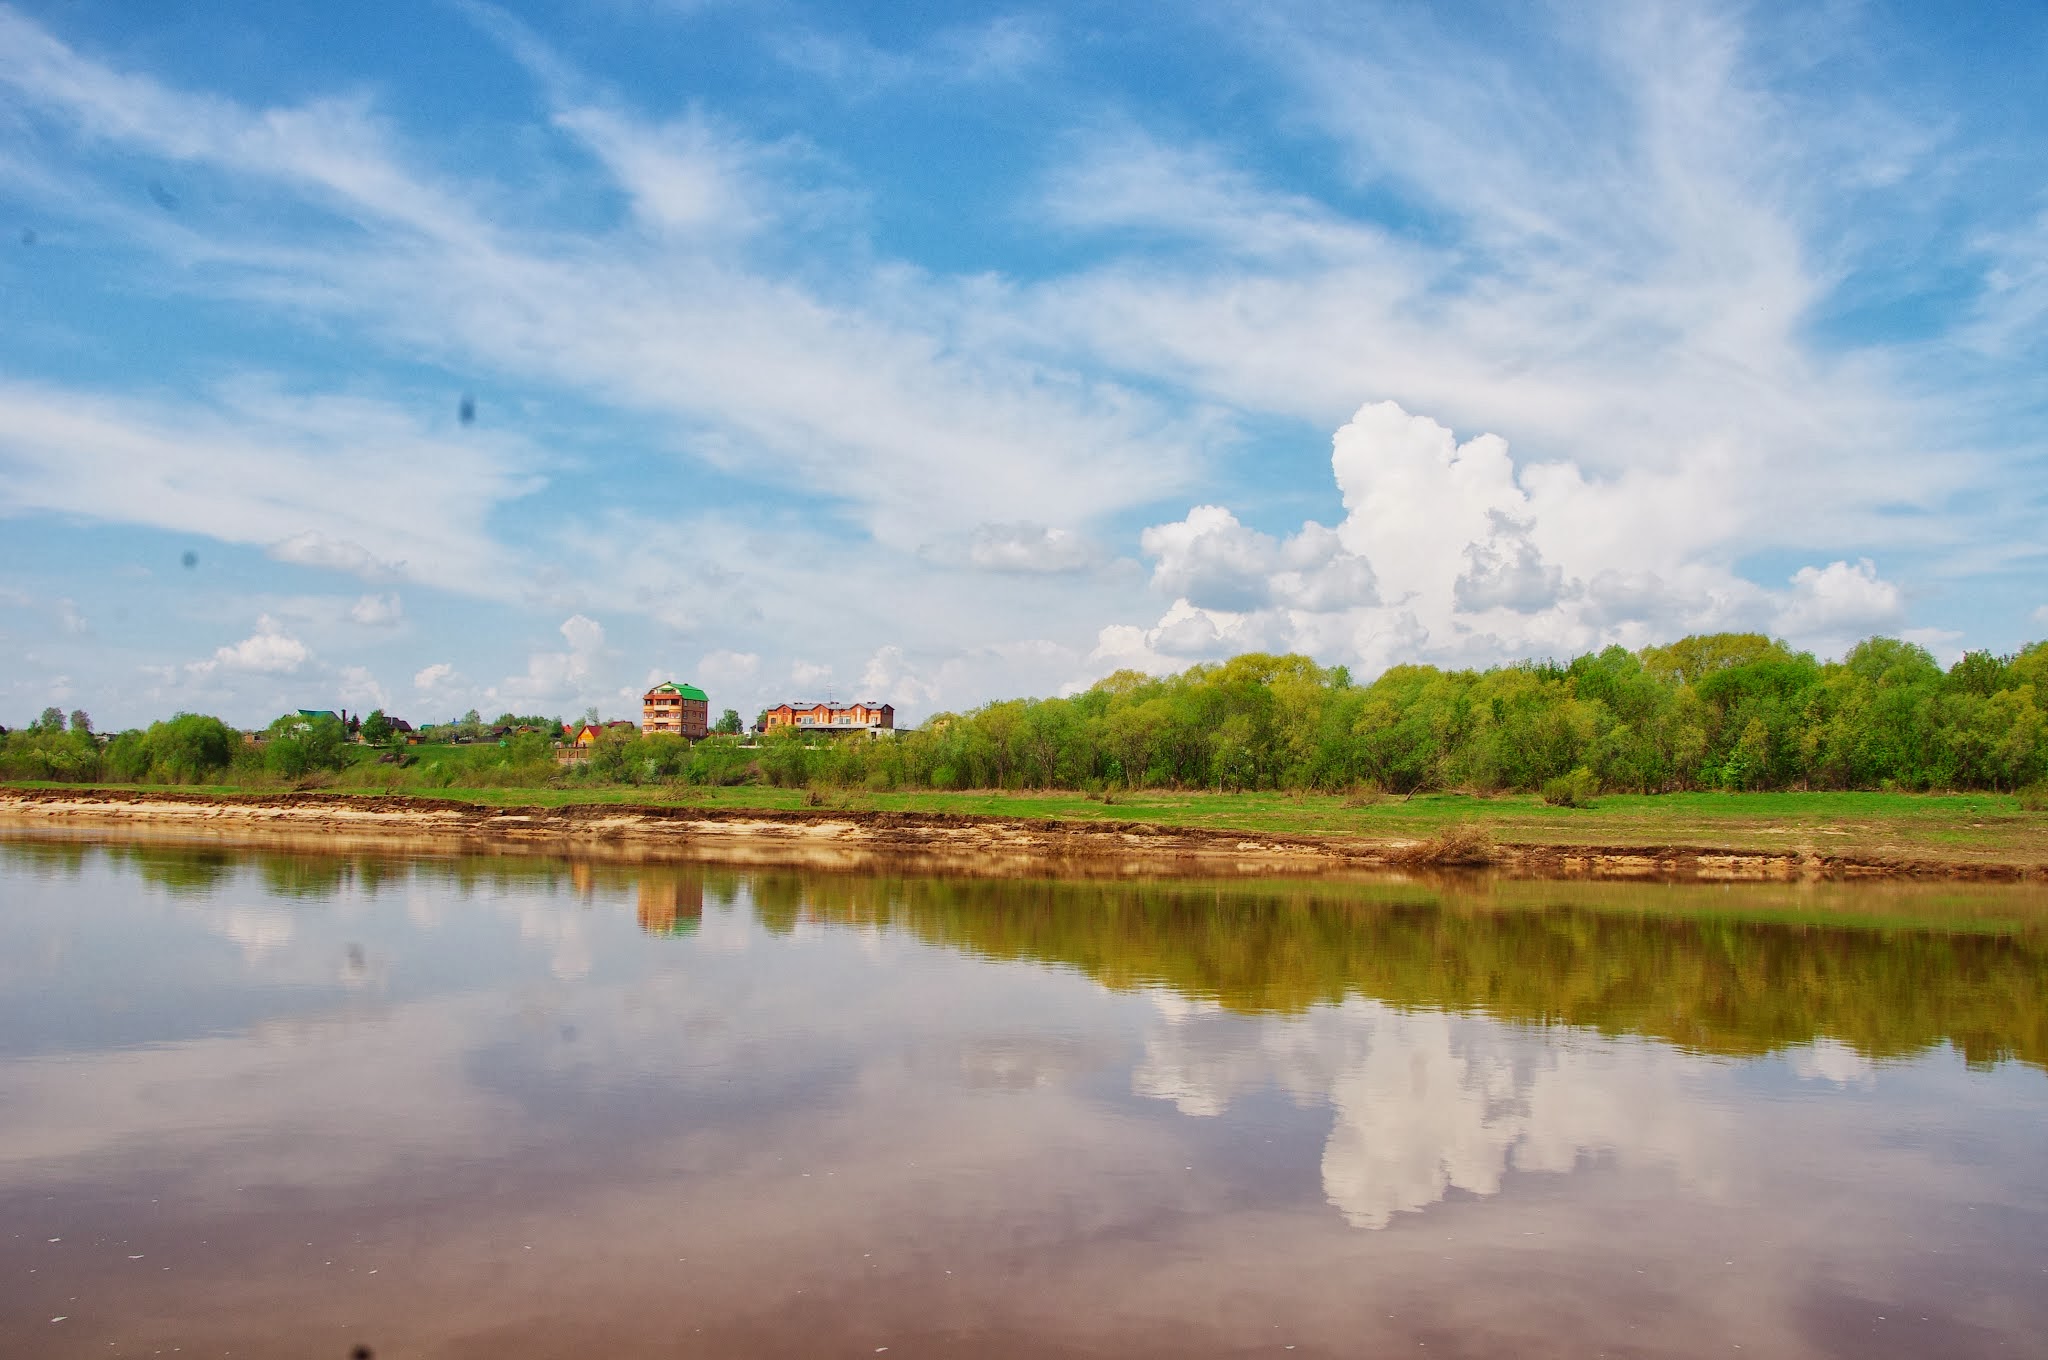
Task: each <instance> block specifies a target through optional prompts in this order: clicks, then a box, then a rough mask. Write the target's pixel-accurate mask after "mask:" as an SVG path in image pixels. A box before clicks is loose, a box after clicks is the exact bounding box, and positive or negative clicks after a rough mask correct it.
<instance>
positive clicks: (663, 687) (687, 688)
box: [647, 680, 705, 699]
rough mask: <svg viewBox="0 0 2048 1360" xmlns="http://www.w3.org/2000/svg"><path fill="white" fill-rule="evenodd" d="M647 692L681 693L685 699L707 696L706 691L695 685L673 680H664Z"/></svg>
mask: <svg viewBox="0 0 2048 1360" xmlns="http://www.w3.org/2000/svg"><path fill="white" fill-rule="evenodd" d="M647 692H648V693H649V694H679V695H681V696H682V697H683V698H685V699H702V698H704V697H705V696H704V691H703V690H701V689H698V688H697V687H696V686H695V685H679V684H677V683H676V682H675V681H673V680H664V681H662V682H661V683H660V684H658V685H656V686H655V687H654V688H653V689H651V690H648V691H647Z"/></svg>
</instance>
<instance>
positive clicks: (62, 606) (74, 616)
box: [57, 596, 92, 637]
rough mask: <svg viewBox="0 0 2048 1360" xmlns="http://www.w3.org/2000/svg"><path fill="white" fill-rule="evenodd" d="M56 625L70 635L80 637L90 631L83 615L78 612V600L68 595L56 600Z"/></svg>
mask: <svg viewBox="0 0 2048 1360" xmlns="http://www.w3.org/2000/svg"><path fill="white" fill-rule="evenodd" d="M57 626H58V627H60V628H62V629H63V630H64V631H65V632H66V633H68V634H70V635H71V636H72V637H82V636H83V635H85V634H86V633H90V632H91V631H92V625H91V624H89V623H87V622H86V619H85V615H83V614H81V613H79V612H78V602H77V601H76V600H73V599H71V598H69V597H68V596H67V597H66V598H64V599H61V600H59V601H57Z"/></svg>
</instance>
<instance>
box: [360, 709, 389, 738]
mask: <svg viewBox="0 0 2048 1360" xmlns="http://www.w3.org/2000/svg"><path fill="white" fill-rule="evenodd" d="M363 740H364V741H365V742H367V743H369V744H370V745H372V746H382V745H383V744H384V743H385V742H387V741H389V740H391V719H389V718H387V717H385V716H384V710H383V709H381V708H373V709H371V710H370V716H369V717H367V718H365V719H363Z"/></svg>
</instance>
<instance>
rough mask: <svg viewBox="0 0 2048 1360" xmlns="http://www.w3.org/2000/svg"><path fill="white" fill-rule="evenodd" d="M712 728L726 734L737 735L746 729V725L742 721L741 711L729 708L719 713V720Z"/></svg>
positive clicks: (729, 735)
mask: <svg viewBox="0 0 2048 1360" xmlns="http://www.w3.org/2000/svg"><path fill="white" fill-rule="evenodd" d="M711 730H712V731H713V732H717V733H720V734H722V735H724V736H728V737H737V736H739V735H740V734H741V733H742V732H744V731H746V726H745V724H744V723H742V722H741V721H740V711H739V710H738V709H736V708H728V709H727V710H725V712H723V713H721V714H719V715H718V721H717V722H715V723H713V724H712V725H711Z"/></svg>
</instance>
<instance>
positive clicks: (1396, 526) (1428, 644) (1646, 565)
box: [1090, 402, 1904, 674]
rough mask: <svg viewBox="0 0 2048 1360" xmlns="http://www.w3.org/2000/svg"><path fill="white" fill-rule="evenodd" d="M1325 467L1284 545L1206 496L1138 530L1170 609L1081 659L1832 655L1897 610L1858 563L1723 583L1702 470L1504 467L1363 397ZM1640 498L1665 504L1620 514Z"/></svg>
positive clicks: (1109, 633) (1500, 444)
mask: <svg viewBox="0 0 2048 1360" xmlns="http://www.w3.org/2000/svg"><path fill="white" fill-rule="evenodd" d="M1330 462H1331V471H1332V474H1333V476H1334V478H1335V481H1336V486H1337V490H1338V492H1339V494H1340V495H1341V496H1342V498H1343V503H1344V508H1345V512H1346V513H1345V517H1344V519H1343V520H1342V521H1341V522H1340V523H1339V524H1338V525H1337V526H1336V527H1335V528H1334V529H1332V528H1325V527H1324V526H1322V525H1320V524H1317V523H1316V522H1315V521H1313V520H1311V521H1308V522H1307V523H1305V524H1304V525H1303V526H1302V528H1301V530H1300V531H1299V532H1298V533H1297V534H1294V535H1292V536H1290V537H1288V538H1287V539H1285V540H1281V539H1276V538H1274V537H1272V536H1270V535H1267V534H1264V533H1260V532H1258V531H1255V530H1253V529H1250V528H1248V527H1247V526H1245V525H1243V524H1241V523H1240V522H1239V521H1238V519H1237V517H1236V516H1235V515H1234V514H1232V513H1231V512H1230V511H1229V510H1227V509H1225V508H1224V507H1221V506H1216V505H1203V506H1196V507H1194V508H1193V509H1192V510H1190V511H1189V513H1188V515H1187V517H1186V518H1185V519H1183V520H1180V521H1176V522H1174V523H1171V524H1162V525H1155V526H1153V527H1152V528H1149V529H1147V530H1145V531H1144V533H1143V535H1142V536H1141V543H1142V545H1143V547H1144V550H1145V552H1146V554H1147V555H1148V556H1149V557H1150V558H1152V559H1153V562H1154V569H1153V583H1154V585H1155V586H1156V587H1158V588H1159V589H1161V590H1162V591H1165V592H1167V593H1169V594H1171V595H1173V596H1174V602H1173V604H1172V605H1171V606H1170V607H1169V608H1168V609H1167V611H1166V612H1165V613H1164V614H1163V615H1161V616H1160V617H1159V619H1158V621H1157V622H1156V623H1154V624H1151V625H1149V626H1148V625H1139V624H1129V623H1121V624H1113V625H1110V626H1108V627H1105V628H1103V629H1102V630H1101V631H1100V632H1099V633H1098V635H1097V639H1096V647H1095V650H1094V652H1093V653H1092V654H1091V657H1090V665H1091V667H1093V668H1096V669H1097V670H1098V671H1099V670H1100V669H1107V668H1111V667H1116V666H1133V667H1137V668H1140V669H1145V670H1150V671H1165V670H1172V669H1176V668H1178V667H1181V666H1185V665H1186V664H1188V662H1189V661H1191V660H1196V659H1205V658H1211V657H1218V656H1223V655H1227V654H1229V653H1232V652H1238V651H1245V650H1252V649H1259V650H1269V649H1281V650H1297V651H1304V652H1307V653H1309V654H1310V655H1313V656H1316V657H1319V658H1321V659H1324V660H1326V661H1341V662H1344V663H1346V664H1349V665H1352V666H1354V667H1358V668H1361V669H1362V670H1363V671H1364V672H1366V673H1368V674H1370V673H1373V672H1376V671H1377V670H1379V669H1382V668H1384V667H1385V666H1387V665H1389V664H1392V663H1394V662H1397V661H1406V660H1433V661H1437V662H1439V663H1449V664H1473V663H1481V662H1491V661H1502V660H1509V659H1514V658H1519V657H1525V656H1531V655H1538V656H1541V655H1566V654H1571V653H1575V652H1578V651H1583V650H1590V649H1594V648H1597V647H1599V646H1603V645H1606V644H1608V643H1616V642H1618V643H1621V644H1623V645H1625V646H1631V647H1637V646H1642V645H1645V644H1647V643H1650V642H1656V641H1664V640H1668V639H1669V638H1672V637H1676V636H1680V635H1682V634H1684V633H1688V632H1698V631H1710V630H1714V629H1721V628H1762V627H1771V628H1774V629H1776V630H1777V631H1779V632H1781V633H1783V634H1785V635H1787V636H1789V637H1791V638H1792V639H1793V640H1794V641H1795V642H1798V643H1800V644H1801V645H1807V646H1818V647H1835V648H1839V647H1840V646H1843V645H1845V644H1846V642H1848V641H1853V640H1854V639H1855V638H1856V637H1858V636H1861V635H1863V634H1864V633H1867V632H1870V631H1875V630H1878V629H1885V628H1896V627H1897V626H1898V625H1899V623H1901V622H1902V621H1903V618H1904V599H1903V596H1902V595H1901V592H1900V591H1899V589H1898V588H1897V587H1896V586H1894V585H1892V584H1891V583H1890V582H1887V581H1884V580H1882V579H1881V578H1880V577H1878V575H1877V573H1876V568H1875V567H1874V566H1873V565H1872V564H1871V563H1870V562H1869V561H1868V560H1864V561H1862V562H1860V563H1858V564H1856V565H1853V566H1852V565H1850V564H1849V563H1847V562H1840V561H1838V562H1835V563H1832V564H1830V565H1829V566H1826V567H1808V568H1804V569H1802V570H1801V571H1800V572H1798V573H1797V574H1796V575H1794V576H1793V577H1792V578H1791V581H1790V589H1789V590H1786V591H1782V592H1772V591H1767V590H1764V589H1762V588H1761V587H1758V586H1756V585H1754V584H1752V583H1750V582H1749V581H1747V580H1745V579H1743V578H1742V577H1741V576H1739V575H1737V574H1736V572H1735V571H1734V569H1733V567H1732V566H1731V565H1730V564H1729V563H1728V561H1727V558H1726V551H1725V543H1724V540H1723V538H1722V536H1721V535H1720V534H1719V533H1718V532H1717V531H1711V530H1709V531H1703V530H1702V529H1701V527H1700V522H1701V521H1703V520H1711V519H1713V517H1714V516H1713V512H1712V510H1711V508H1710V503H1707V502H1703V501H1702V499H1701V497H1702V495H1703V494H1704V493H1703V491H1702V487H1703V486H1704V485H1705V484H1706V483H1708V482H1711V480H1712V479H1713V477H1714V476H1715V475H1716V473H1715V471H1714V470H1713V469H1712V467H1711V465H1706V466H1702V467H1700V468H1696V469H1693V470H1690V471H1688V472H1685V473H1683V474H1678V475H1676V476H1675V477H1674V478H1673V479H1670V481H1669V484H1668V485H1665V486H1663V487H1657V488H1652V487H1651V486H1650V485H1649V484H1648V482H1647V481H1646V480H1645V479H1643V478H1641V477H1632V476H1630V475H1627V474H1623V475H1621V476H1615V477H1594V476H1591V475H1589V474H1587V473H1586V472H1584V471H1583V470H1582V469H1581V468H1579V467H1578V466H1577V465H1576V464H1572V463H1566V462H1553V463H1543V464H1529V465H1522V466H1518V465H1517V464H1516V462H1515V461H1514V459H1513V458H1512V457H1511V456H1510V453H1509V449H1508V445H1507V443H1506V441H1505V440H1502V439H1500V438H1499V437H1498V436H1495V435H1491V434H1486V435H1480V436H1478V437H1476V438H1473V439H1470V440H1466V441H1464V442H1463V443H1460V442H1459V441H1458V440H1457V439H1456V437H1455V436H1454V435H1453V434H1452V433H1451V431H1450V430H1448V429H1446V428H1445V427H1444V426H1442V425H1440V424H1438V423H1437V422H1436V421H1434V420H1431V419H1429V418H1428V417H1425V416H1419V415H1412V414H1410V413H1409V412H1407V411H1405V410H1403V409H1402V408H1401V407H1400V406H1399V405H1397V404H1395V403H1393V402H1376V403H1371V404H1368V405H1367V406H1365V407H1362V408H1361V409H1360V410H1359V411H1358V413H1357V414H1356V415H1355V416H1353V418H1352V419H1351V420H1350V421H1349V422H1348V423H1347V424H1345V425H1344V427H1343V428H1342V429H1340V430H1338V431H1337V433H1336V435H1335V437H1334V439H1333V440H1332V445H1331V459H1330ZM1644 496H1652V497H1653V498H1654V499H1655V500H1656V501H1657V502H1659V503H1660V504H1661V505H1662V506H1663V508H1662V509H1660V510H1659V511H1658V512H1657V513H1656V514H1654V515H1643V514H1637V513H1635V512H1634V511H1633V509H1632V507H1633V506H1634V505H1635V504H1636V502H1637V501H1638V499H1639V498H1641V497H1644ZM1688 510H1692V511H1694V512H1696V513H1693V514H1691V515H1690V516H1688V514H1687V511H1688Z"/></svg>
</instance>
